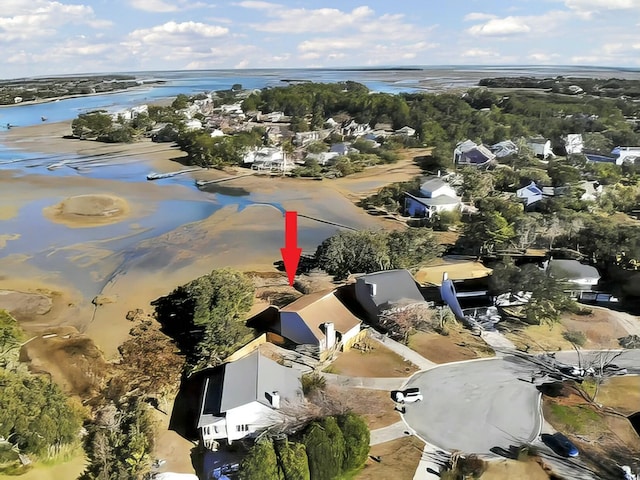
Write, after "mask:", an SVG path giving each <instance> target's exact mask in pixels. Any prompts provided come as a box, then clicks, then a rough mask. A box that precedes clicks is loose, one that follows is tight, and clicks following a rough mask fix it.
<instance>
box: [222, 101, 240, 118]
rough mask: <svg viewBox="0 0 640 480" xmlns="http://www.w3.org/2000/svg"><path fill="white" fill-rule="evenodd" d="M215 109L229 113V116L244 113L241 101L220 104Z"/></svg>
mask: <svg viewBox="0 0 640 480" xmlns="http://www.w3.org/2000/svg"><path fill="white" fill-rule="evenodd" d="M216 110H220V112H221V113H223V114H225V115H230V116H233V115H236V116H240V115H244V112H243V110H242V103H241V102H238V103H231V104H225V105H220V107H219V108H217V109H216Z"/></svg>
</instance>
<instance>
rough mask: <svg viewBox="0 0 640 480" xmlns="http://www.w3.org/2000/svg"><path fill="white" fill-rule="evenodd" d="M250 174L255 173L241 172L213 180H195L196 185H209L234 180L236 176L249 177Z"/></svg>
mask: <svg viewBox="0 0 640 480" xmlns="http://www.w3.org/2000/svg"><path fill="white" fill-rule="evenodd" d="M251 175H255V173H254V172H252V173H243V174H241V175H234V176H233V177H225V178H217V179H215V180H197V181H196V186H198V187H204V186H205V185H211V184H213V183H221V182H226V181H227V180H235V179H236V178H242V177H249V176H251Z"/></svg>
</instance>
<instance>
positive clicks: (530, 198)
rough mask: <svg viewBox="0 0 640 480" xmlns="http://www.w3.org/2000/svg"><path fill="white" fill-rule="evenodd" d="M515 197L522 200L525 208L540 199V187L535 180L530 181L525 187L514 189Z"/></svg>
mask: <svg viewBox="0 0 640 480" xmlns="http://www.w3.org/2000/svg"><path fill="white" fill-rule="evenodd" d="M516 197H518V198H519V199H521V200H522V201H523V202H524V206H525V208H526V207H528V206H529V205H531V204H533V203H536V202H539V201H540V200H542V189H540V187H538V186H537V185H536V184H535V182H531V183H530V184H529V185H527V186H526V187H522V188H519V189H518V190H517V191H516Z"/></svg>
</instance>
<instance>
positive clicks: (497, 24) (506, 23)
mask: <svg viewBox="0 0 640 480" xmlns="http://www.w3.org/2000/svg"><path fill="white" fill-rule="evenodd" d="M467 31H468V32H469V33H470V34H472V35H478V36H483V37H502V36H507V35H517V34H522V33H529V32H530V31H531V27H530V26H529V25H527V23H526V21H525V19H524V18H523V17H505V18H492V19H491V20H489V21H488V22H486V23H481V24H478V25H474V26H472V27H471V28H469V29H468V30H467Z"/></svg>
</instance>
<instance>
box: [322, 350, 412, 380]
mask: <svg viewBox="0 0 640 480" xmlns="http://www.w3.org/2000/svg"><path fill="white" fill-rule="evenodd" d="M369 344H370V346H371V347H372V348H371V350H369V351H367V352H363V351H361V350H356V349H355V348H354V349H351V350H349V351H347V352H343V353H341V354H340V355H339V356H338V358H337V359H336V360H335V361H334V362H333V363H331V365H329V366H328V367H327V368H325V369H324V371H325V372H327V373H335V374H338V375H347V376H350V377H408V376H409V375H411V374H412V373H415V372H417V371H418V367H416V366H415V365H414V364H413V363H411V362H408V361H406V360H405V359H404V358H402V357H401V356H400V355H398V354H397V353H395V352H393V351H391V350H389V349H388V348H387V347H384V346H382V345H380V344H379V343H378V342H374V341H371V342H369Z"/></svg>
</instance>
